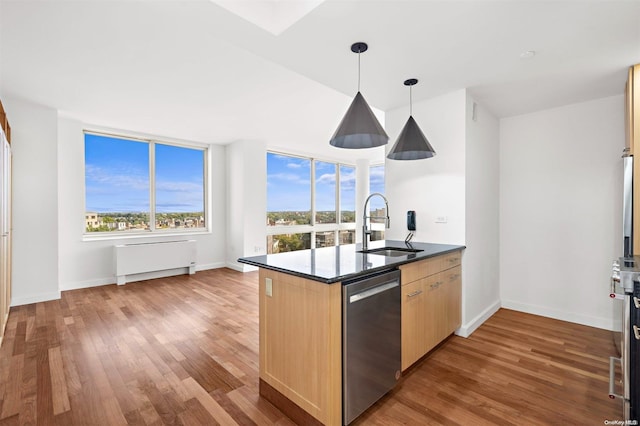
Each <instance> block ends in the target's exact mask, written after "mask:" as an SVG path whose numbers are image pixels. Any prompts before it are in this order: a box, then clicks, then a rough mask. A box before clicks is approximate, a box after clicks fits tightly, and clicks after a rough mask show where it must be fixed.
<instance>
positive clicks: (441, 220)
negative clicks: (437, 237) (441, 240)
mask: <svg viewBox="0 0 640 426" xmlns="http://www.w3.org/2000/svg"><path fill="white" fill-rule="evenodd" d="M436 223H447V217H446V216H436Z"/></svg>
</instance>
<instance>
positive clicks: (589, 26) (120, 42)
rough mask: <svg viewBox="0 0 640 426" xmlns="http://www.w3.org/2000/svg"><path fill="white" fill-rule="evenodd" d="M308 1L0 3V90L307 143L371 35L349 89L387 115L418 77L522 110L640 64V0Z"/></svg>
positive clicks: (133, 123) (329, 126)
mask: <svg viewBox="0 0 640 426" xmlns="http://www.w3.org/2000/svg"><path fill="white" fill-rule="evenodd" d="M223 1H224V0H223ZM238 1H242V3H243V7H244V9H245V10H246V9H248V8H249V9H250V7H249V6H254V7H258V8H263V9H264V7H265V1H264V0H263V1H257V2H253V1H251V0H247V1H243V0H238ZM277 1H278V8H279V10H282V8H286V7H287V3H288V1H293V0H277ZM252 3H258V4H257V5H255V4H252ZM313 3H315V4H314V5H313V6H314V7H313V8H311V7H309V8H307V9H305V11H304V13H299V14H297V15H296V16H295V18H293V19H290V20H289V21H286V22H285V23H284V24H283V23H282V22H284V21H282V20H280V21H279V22H280V25H281V27H283V28H284V29H282V28H280V27H278V28H275V27H274V28H272V30H265V29H264V28H263V27H261V26H258V25H256V24H254V23H252V22H251V21H250V20H246V19H243V18H241V17H240V16H238V15H236V14H235V13H233V12H231V11H229V10H228V9H226V8H223V7H221V6H219V5H218V4H216V3H214V2H212V1H209V0H191V1H128V2H126V1H107V0H84V1H62V0H60V1H58V0H48V1H37V2H36V1H29V0H21V1H8V0H0V94H2V95H3V96H13V97H19V98H23V99H26V100H29V101H32V102H35V103H38V104H42V105H46V106H49V107H52V108H55V109H58V110H59V111H61V113H63V114H66V115H69V116H73V117H77V118H79V119H81V120H83V121H85V122H88V123H96V124H100V125H104V126H111V127H116V128H121V129H129V130H135V131H139V132H148V133H152V134H157V135H164V136H169V137H177V138H182V139H190V140H195V141H204V142H213V143H227V142H230V141H233V140H238V139H246V140H254V139H255V140H260V139H265V138H266V139H269V143H270V144H272V145H273V144H275V145H277V141H278V140H282V141H283V145H286V143H287V142H286V141H288V142H289V143H291V141H294V140H295V141H296V143H298V144H299V146H300V151H305V149H304V147H305V144H310V143H314V144H317V143H322V144H327V142H326V141H327V140H328V138H329V137H330V136H331V134H332V133H333V131H334V130H335V127H336V126H337V124H338V122H339V121H340V118H341V116H342V114H343V113H344V111H345V110H346V108H347V106H348V104H349V102H350V100H351V99H352V97H353V95H354V94H355V92H356V90H357V55H356V54H354V53H352V52H351V51H350V46H351V44H352V43H353V42H357V41H364V42H367V43H368V44H369V50H368V51H367V52H365V53H363V54H362V55H361V61H362V75H361V76H362V81H361V90H362V93H363V94H364V96H365V97H366V99H367V101H368V102H369V103H370V104H371V105H372V106H374V107H377V108H379V109H381V110H383V111H384V110H391V109H395V108H398V107H404V106H406V105H407V103H408V90H407V89H406V87H405V86H403V84H402V83H403V81H404V80H405V79H407V78H411V77H414V78H418V79H419V80H420V82H419V83H418V85H417V86H415V87H414V89H413V99H414V102H417V101H419V100H422V99H427V98H430V97H434V96H437V95H441V94H444V93H448V92H451V91H454V90H459V89H462V88H468V89H469V90H470V92H471V93H472V95H473V96H474V98H475V99H476V100H477V101H478V102H480V103H482V104H484V105H485V106H486V107H487V108H488V109H489V110H491V111H492V112H493V113H494V114H495V115H496V116H498V117H505V116H511V115H517V114H522V113H527V112H533V111H537V110H541V109H545V108H550V107H554V106H560V105H564V104H569V103H574V102H581V101H585V100H589V99H595V98H600V97H605V96H611V95H616V94H621V93H622V92H623V88H624V82H625V78H626V69H627V67H628V66H629V65H631V64H634V63H638V62H640V1H637V0H622V1H618V0H603V1H584V0H565V1H532V0H530V1H525V0H522V1H520V0H509V1H506V0H504V1H483V0H476V1H471V0H470V1H456V0H448V1H429V0H425V1H419V0H412V1H400V0H385V1H382V0H378V1H373V0H350V1H348V0H326V1H324V2H322V3H320V2H319V1H315V2H313ZM296 19H297V21H296ZM253 21H255V19H254V20H253ZM274 33H276V34H277V35H276V34H274ZM527 50H534V51H536V55H535V56H534V57H533V58H530V59H521V58H520V54H521V53H522V52H524V51H527ZM301 135H302V136H301ZM390 136H391V137H392V138H393V135H390ZM316 139H317V140H316Z"/></svg>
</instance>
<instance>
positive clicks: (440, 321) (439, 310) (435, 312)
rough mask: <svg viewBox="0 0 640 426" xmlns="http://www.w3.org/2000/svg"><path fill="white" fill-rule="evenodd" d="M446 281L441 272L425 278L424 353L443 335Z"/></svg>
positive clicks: (445, 322) (444, 332) (438, 341)
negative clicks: (425, 325)
mask: <svg viewBox="0 0 640 426" xmlns="http://www.w3.org/2000/svg"><path fill="white" fill-rule="evenodd" d="M445 285H446V281H445V274H444V273H443V272H441V273H439V274H436V275H433V276H431V277H429V278H428V279H427V280H426V283H425V291H426V293H427V296H426V302H425V305H426V306H425V310H426V317H427V328H426V329H427V333H426V336H425V339H426V347H425V353H426V352H429V351H430V350H431V349H433V348H434V347H436V345H437V344H438V343H440V342H441V341H442V339H444V338H445V337H447V336H448V334H446V329H447V321H446V302H445V301H446V286H445Z"/></svg>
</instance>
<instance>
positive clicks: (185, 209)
mask: <svg viewBox="0 0 640 426" xmlns="http://www.w3.org/2000/svg"><path fill="white" fill-rule="evenodd" d="M84 142H85V143H84V146H85V231H86V232H87V233H94V232H105V233H106V232H136V231H138V232H155V231H167V230H172V231H195V230H203V229H204V228H205V227H206V223H205V218H206V217H207V214H206V208H205V205H206V201H205V200H206V197H205V189H206V186H205V182H206V149H205V148H199V147H193V146H181V145H173V144H168V143H164V142H162V143H160V142H155V141H151V140H141V139H133V138H125V137H116V136H107V135H102V134H97V133H89V132H87V133H85V139H84Z"/></svg>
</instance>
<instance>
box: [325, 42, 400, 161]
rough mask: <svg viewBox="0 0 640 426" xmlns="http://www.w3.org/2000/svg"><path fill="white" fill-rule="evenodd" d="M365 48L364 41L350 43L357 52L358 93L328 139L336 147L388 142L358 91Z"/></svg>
mask: <svg viewBox="0 0 640 426" xmlns="http://www.w3.org/2000/svg"><path fill="white" fill-rule="evenodd" d="M367 49H368V46H367V44H366V43H362V42H358V43H354V44H353V45H351V51H352V52H353V53H357V54H358V93H357V94H356V97H355V98H354V99H353V102H351V106H350V107H349V109H348V110H347V113H346V114H345V115H344V118H343V119H342V121H341V122H340V125H339V126H338V129H337V130H336V132H335V133H334V134H333V136H332V137H331V140H330V141H329V143H330V144H331V145H333V146H335V147H337V148H349V149H361V148H373V147H376V146H381V145H385V144H386V143H387V142H389V136H387V133H386V132H385V131H384V129H383V128H382V126H381V125H380V123H379V122H378V120H377V119H376V116H375V115H374V114H373V111H371V108H370V107H369V105H368V104H367V101H365V100H364V96H362V93H360V54H361V53H363V52H366V51H367Z"/></svg>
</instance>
